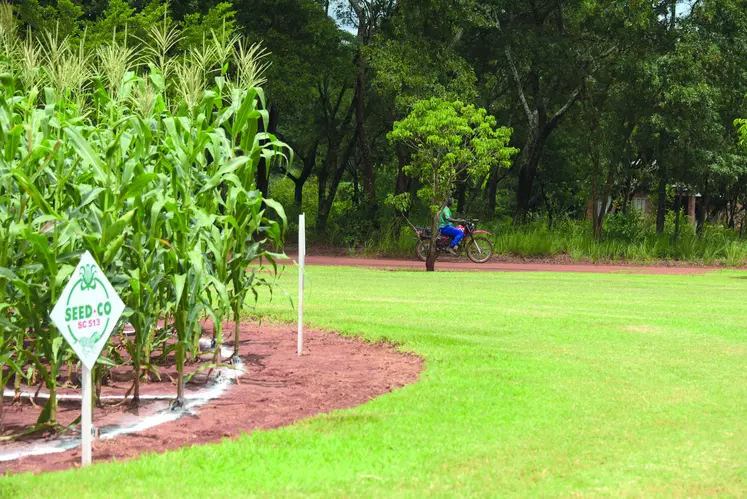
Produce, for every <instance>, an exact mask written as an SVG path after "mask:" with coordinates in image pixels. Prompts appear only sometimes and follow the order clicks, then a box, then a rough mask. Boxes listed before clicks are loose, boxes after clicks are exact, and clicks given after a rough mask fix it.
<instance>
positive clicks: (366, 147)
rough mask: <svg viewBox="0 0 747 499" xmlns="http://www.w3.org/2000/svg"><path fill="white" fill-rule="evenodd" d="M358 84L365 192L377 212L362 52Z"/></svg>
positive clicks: (357, 115)
mask: <svg viewBox="0 0 747 499" xmlns="http://www.w3.org/2000/svg"><path fill="white" fill-rule="evenodd" d="M356 84H357V88H356V95H355V98H356V107H355V126H356V130H357V133H358V143H359V146H360V150H361V157H362V160H363V193H364V195H365V197H366V202H367V203H368V205H369V207H370V208H371V210H372V213H375V211H376V178H375V174H374V169H373V158H372V155H371V145H370V144H369V143H368V135H367V134H366V116H365V114H366V61H365V59H364V58H363V56H362V55H360V54H359V55H358V79H357V82H356Z"/></svg>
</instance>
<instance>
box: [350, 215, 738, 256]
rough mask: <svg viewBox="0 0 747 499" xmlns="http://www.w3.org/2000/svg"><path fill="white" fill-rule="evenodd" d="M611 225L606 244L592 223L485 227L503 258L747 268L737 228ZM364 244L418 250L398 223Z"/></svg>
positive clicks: (362, 249)
mask: <svg viewBox="0 0 747 499" xmlns="http://www.w3.org/2000/svg"><path fill="white" fill-rule="evenodd" d="M610 222H611V223H609V227H608V229H609V230H608V231H607V233H606V235H605V238H604V239H603V240H602V241H597V240H596V239H595V238H594V237H593V234H592V229H591V225H590V223H588V222H584V221H571V220H566V221H563V222H561V223H556V224H555V225H554V227H553V228H552V229H549V228H548V224H547V222H546V221H544V220H538V221H535V222H533V223H530V224H529V225H525V226H514V225H511V224H501V223H484V224H482V225H481V228H484V229H486V230H488V231H490V232H491V233H492V234H493V245H494V248H495V253H496V255H497V256H499V257H516V258H523V259H542V258H547V259H549V258H568V259H570V260H573V261H579V262H581V261H588V262H593V263H597V262H628V263H635V264H652V263H661V262H662V261H672V262H689V263H693V264H702V265H726V266H730V267H742V266H747V239H743V238H741V237H740V234H739V233H738V232H736V231H734V230H730V229H727V228H724V227H720V226H706V227H705V228H704V230H703V231H702V233H701V234H697V233H696V232H695V230H694V227H693V226H691V225H689V224H688V223H687V222H686V221H684V220H682V221H681V224H682V225H681V229H680V233H679V235H678V237H677V238H676V239H675V237H674V221H673V218H672V217H670V220H668V223H667V228H666V231H665V232H664V233H663V234H657V233H656V231H655V229H654V227H653V225H652V224H651V223H650V222H649V221H647V220H640V222H639V223H637V224H635V225H636V226H635V227H630V226H627V225H626V223H625V222H622V223H621V222H620V221H619V220H616V219H615V218H614V217H613V218H611V219H610ZM621 226H622V227H621ZM362 241H363V242H361V243H360V244H357V245H351V247H352V248H353V251H355V252H359V253H362V254H367V255H381V256H411V255H413V252H414V245H415V237H414V234H413V233H412V231H411V230H410V229H409V228H408V227H406V226H405V227H403V226H402V225H401V224H400V223H397V221H395V222H394V223H392V224H391V225H390V226H385V227H384V228H383V229H381V230H379V231H377V232H372V233H370V234H369V236H368V237H367V238H364V239H362Z"/></svg>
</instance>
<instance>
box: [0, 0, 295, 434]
mask: <svg viewBox="0 0 747 499" xmlns="http://www.w3.org/2000/svg"><path fill="white" fill-rule="evenodd" d="M9 12H10V14H9ZM179 37H180V35H179V31H178V29H177V28H176V27H175V26H173V25H172V24H170V23H169V22H168V20H167V19H165V20H164V23H163V25H161V26H156V27H154V28H153V29H152V32H151V36H150V38H149V39H147V40H129V41H127V38H126V37H125V42H123V43H122V44H119V43H118V42H117V37H116V36H115V34H114V33H112V41H111V42H110V43H109V44H106V45H104V46H102V47H99V48H98V49H97V50H96V51H95V52H94V53H86V52H85V51H83V49H82V45H81V46H79V47H78V46H74V44H73V43H71V42H70V40H68V39H65V38H60V37H58V36H57V35H56V34H54V33H36V34H31V33H29V34H27V35H26V36H24V37H23V38H21V37H20V36H19V34H18V30H17V29H16V28H15V27H14V26H13V15H12V10H10V7H9V6H7V5H5V4H0V43H2V45H3V48H4V53H3V55H2V57H0V374H1V375H0V388H3V389H4V388H5V386H6V384H7V383H9V381H10V379H15V387H16V389H18V387H19V386H20V381H21V380H25V382H26V383H27V384H29V385H37V386H38V385H40V384H41V385H43V386H44V387H45V388H46V389H47V391H48V392H49V398H48V400H47V402H46V405H45V406H44V408H43V411H42V414H41V416H40V418H39V421H38V425H39V428H50V427H55V425H56V409H57V398H56V390H57V389H58V387H59V385H60V383H62V368H63V366H65V365H67V366H68V369H69V370H70V369H71V367H70V366H74V365H76V363H77V358H76V357H75V354H74V353H73V351H72V350H71V349H70V348H69V347H68V346H67V345H66V344H65V342H64V341H63V338H62V336H61V335H60V333H59V332H58V331H57V330H56V328H55V327H54V326H53V325H52V323H51V321H50V319H49V314H50V311H51V309H52V308H53V306H54V304H55V302H56V301H57V299H58V297H59V295H60V292H61V290H62V287H63V286H64V284H65V282H66V281H67V279H68V278H69V277H70V275H71V273H72V271H73V269H74V267H75V265H76V263H77V261H78V259H79V258H80V256H81V254H82V253H83V252H85V251H89V252H90V253H91V255H93V257H94V259H95V260H96V261H97V262H98V264H99V265H100V266H101V268H102V269H103V271H104V272H105V273H106V276H107V278H108V279H109V280H110V281H111V282H112V284H113V285H114V287H115V288H116V290H117V292H118V293H119V295H120V296H121V297H122V299H123V301H124V302H125V304H126V305H127V308H126V311H125V314H124V318H125V320H126V321H127V322H129V323H130V324H131V325H132V328H133V329H134V334H131V335H125V334H124V333H122V332H121V326H122V325H123V324H124V322H125V320H123V321H122V323H121V324H120V331H119V332H116V331H115V334H114V335H113V336H112V340H111V341H110V344H109V345H108V346H107V348H106V350H105V352H104V354H103V355H102V357H101V359H100V360H99V366H98V367H99V368H101V369H102V371H100V372H99V377H98V378H97V379H100V378H101V377H102V376H103V374H104V371H103V370H105V369H109V368H111V367H114V366H118V365H130V366H131V367H132V369H133V386H132V392H133V401H134V402H135V403H137V401H138V400H139V397H140V394H141V382H142V381H144V380H147V379H149V375H151V374H152V375H155V376H158V370H157V368H156V365H155V362H154V360H153V359H154V357H153V356H154V355H155V351H156V350H157V349H160V351H161V353H160V356H161V358H163V357H166V356H168V355H171V354H173V355H174V359H175V363H176V366H177V372H178V379H177V383H176V384H177V387H176V399H175V401H174V404H173V405H174V406H175V407H179V406H181V405H182V404H183V402H184V389H185V383H186V382H187V380H188V377H187V376H185V374H184V369H185V364H186V363H187V362H189V361H197V359H198V356H199V346H198V340H199V338H200V335H201V331H202V322H203V321H204V320H205V318H207V317H210V318H212V319H213V321H214V323H215V332H214V339H215V340H216V343H217V345H216V356H215V357H214V361H215V362H220V361H221V360H222V359H221V358H220V354H219V352H220V348H221V343H222V341H223V327H222V323H223V320H224V319H225V318H227V317H228V316H229V315H231V314H232V315H233V318H234V320H235V321H236V323H237V326H236V330H235V333H234V338H233V341H234V354H235V355H238V345H239V337H238V331H239V329H238V324H239V322H240V319H241V315H242V313H243V312H244V311H245V309H246V306H247V305H246V301H247V298H248V297H249V296H253V297H254V299H255V300H256V297H257V296H258V293H257V287H258V286H271V285H272V283H271V281H270V280H269V279H268V278H266V277H264V275H265V274H264V273H263V272H260V268H261V264H262V263H263V262H265V261H269V262H270V263H272V267H273V270H274V271H275V273H277V267H276V265H275V260H274V258H275V256H276V255H277V253H278V252H281V251H282V240H283V235H284V228H285V225H286V220H285V214H284V212H283V208H282V206H280V205H279V204H278V203H276V202H274V201H272V200H271V199H264V198H263V196H262V194H261V192H260V191H259V190H258V189H257V187H256V176H257V172H258V164H259V162H260V159H262V158H264V159H265V160H266V161H268V163H269V162H272V161H288V160H292V158H291V155H292V151H291V150H290V149H289V148H288V147H287V146H286V145H285V144H284V143H282V142H281V141H279V140H278V139H277V138H276V137H275V136H273V135H271V134H268V133H259V132H258V130H260V129H264V130H267V129H269V126H268V123H267V121H268V120H269V116H268V114H267V113H266V112H265V111H263V110H262V109H264V108H265V105H264V102H263V101H264V94H263V93H262V90H261V89H260V88H256V85H257V84H258V82H262V81H263V75H262V72H263V71H264V69H265V68H266V67H267V66H266V64H265V63H264V62H263V61H264V60H265V57H266V56H267V54H266V53H265V52H264V51H262V49H261V48H260V47H259V46H252V47H249V46H248V45H247V44H246V43H245V42H244V41H243V40H241V39H240V38H238V37H230V38H229V37H226V36H223V35H218V34H213V37H212V40H206V41H205V43H204V44H203V47H202V48H201V49H197V50H195V51H194V52H191V53H187V54H179V55H176V54H174V52H175V50H176V47H177V46H178V43H179ZM256 263H259V264H260V267H257V266H256V265H254V264H256ZM250 267H251V270H248V269H249V268H250ZM123 354H125V355H123ZM71 379H72V374H70V373H68V381H70V380H71ZM1 421H2V405H1V404H0V424H1Z"/></svg>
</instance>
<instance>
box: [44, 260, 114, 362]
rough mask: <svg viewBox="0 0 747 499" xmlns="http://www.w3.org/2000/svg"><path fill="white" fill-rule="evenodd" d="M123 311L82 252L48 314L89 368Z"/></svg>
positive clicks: (109, 284)
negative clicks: (78, 261) (70, 276)
mask: <svg viewBox="0 0 747 499" xmlns="http://www.w3.org/2000/svg"><path fill="white" fill-rule="evenodd" d="M123 311H124V303H122V300H120V299H119V296H117V293H116V292H115V291H114V288H113V287H112V285H111V283H110V282H109V280H108V279H107V278H106V276H105V275H104V273H103V272H102V271H101V269H100V268H99V266H98V265H97V264H96V261H95V260H94V259H93V257H92V256H91V254H90V253H88V252H86V253H85V254H84V255H83V257H82V258H81V260H80V263H79V264H78V267H77V268H76V269H75V272H73V276H72V278H71V279H70V281H69V282H68V283H67V285H66V286H65V289H64V291H63V292H62V296H60V299H59V301H58V302H57V304H56V305H55V307H54V310H52V314H51V318H52V322H54V324H55V326H57V329H59V330H60V332H61V333H62V335H63V336H64V337H65V339H66V340H67V341H68V343H70V346H71V347H73V350H75V353H77V354H78V357H79V358H80V360H81V362H83V364H84V365H85V366H86V367H88V368H92V367H93V365H94V364H95V363H96V359H97V358H98V356H99V353H100V352H101V349H102V348H103V347H104V345H105V344H106V341H107V340H108V339H109V335H110V334H111V333H112V330H113V329H114V326H116V324H117V321H118V320H119V317H120V316H121V315H122V312H123Z"/></svg>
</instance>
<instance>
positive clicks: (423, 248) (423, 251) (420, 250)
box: [415, 239, 431, 262]
mask: <svg viewBox="0 0 747 499" xmlns="http://www.w3.org/2000/svg"><path fill="white" fill-rule="evenodd" d="M430 247H431V242H430V241H425V240H423V239H421V240H420V241H418V244H417V246H415V254H416V255H417V257H418V260H420V261H421V262H424V261H425V260H426V259H427V258H428V250H429V249H430Z"/></svg>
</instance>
